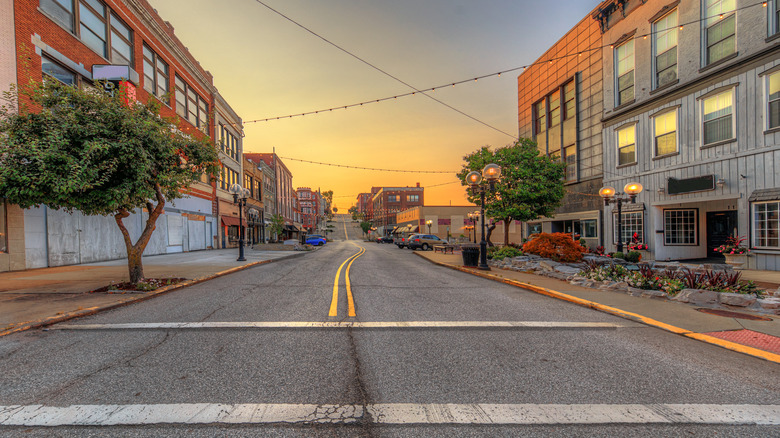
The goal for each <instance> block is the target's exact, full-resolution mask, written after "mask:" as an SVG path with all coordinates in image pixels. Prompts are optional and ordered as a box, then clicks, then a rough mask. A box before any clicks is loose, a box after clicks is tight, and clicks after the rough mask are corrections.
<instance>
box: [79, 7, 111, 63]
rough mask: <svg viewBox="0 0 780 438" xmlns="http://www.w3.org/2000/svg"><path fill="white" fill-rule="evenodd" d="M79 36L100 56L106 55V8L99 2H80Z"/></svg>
mask: <svg viewBox="0 0 780 438" xmlns="http://www.w3.org/2000/svg"><path fill="white" fill-rule="evenodd" d="M79 25H80V26H79V34H80V36H81V41H83V42H84V44H86V45H87V46H89V48H91V49H92V50H94V51H96V52H97V53H99V54H100V56H103V57H106V58H107V57H108V56H107V54H106V41H107V40H108V37H107V36H106V7H105V5H103V4H102V3H100V2H99V1H97V0H83V1H80V2H79Z"/></svg>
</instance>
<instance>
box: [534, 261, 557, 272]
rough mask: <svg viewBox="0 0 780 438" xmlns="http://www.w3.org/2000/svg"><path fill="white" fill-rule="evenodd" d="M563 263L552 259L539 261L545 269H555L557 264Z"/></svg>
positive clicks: (540, 265)
mask: <svg viewBox="0 0 780 438" xmlns="http://www.w3.org/2000/svg"><path fill="white" fill-rule="evenodd" d="M560 265H561V264H560V263H558V262H554V261H552V260H542V261H541V262H539V267H541V268H542V269H544V270H545V271H553V270H555V267H556V266H560Z"/></svg>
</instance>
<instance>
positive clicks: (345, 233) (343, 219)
mask: <svg viewBox="0 0 780 438" xmlns="http://www.w3.org/2000/svg"><path fill="white" fill-rule="evenodd" d="M341 221H342V222H341V223H342V224H344V240H349V233H347V218H346V217H344V216H342V217H341Z"/></svg>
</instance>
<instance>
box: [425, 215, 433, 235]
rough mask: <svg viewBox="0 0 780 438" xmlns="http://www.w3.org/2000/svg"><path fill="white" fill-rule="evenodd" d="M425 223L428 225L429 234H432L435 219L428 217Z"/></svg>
mask: <svg viewBox="0 0 780 438" xmlns="http://www.w3.org/2000/svg"><path fill="white" fill-rule="evenodd" d="M425 225H428V234H431V225H433V221H432V220H430V219H428V220H427V221H425Z"/></svg>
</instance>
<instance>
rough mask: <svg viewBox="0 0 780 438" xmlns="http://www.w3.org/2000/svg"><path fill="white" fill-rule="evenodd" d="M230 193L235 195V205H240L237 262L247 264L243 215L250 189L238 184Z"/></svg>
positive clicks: (233, 186) (231, 188) (234, 185)
mask: <svg viewBox="0 0 780 438" xmlns="http://www.w3.org/2000/svg"><path fill="white" fill-rule="evenodd" d="M230 193H232V194H233V203H234V204H238V258H237V259H236V261H237V262H245V261H246V259H245V258H244V220H243V217H242V213H243V211H244V207H245V206H246V198H248V197H249V189H245V188H243V187H241V186H240V185H239V184H238V183H236V184H233V185H232V186H230Z"/></svg>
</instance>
